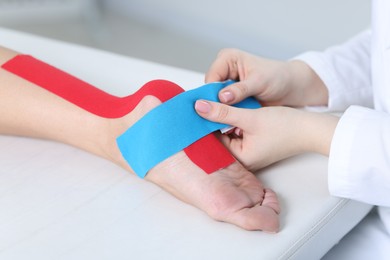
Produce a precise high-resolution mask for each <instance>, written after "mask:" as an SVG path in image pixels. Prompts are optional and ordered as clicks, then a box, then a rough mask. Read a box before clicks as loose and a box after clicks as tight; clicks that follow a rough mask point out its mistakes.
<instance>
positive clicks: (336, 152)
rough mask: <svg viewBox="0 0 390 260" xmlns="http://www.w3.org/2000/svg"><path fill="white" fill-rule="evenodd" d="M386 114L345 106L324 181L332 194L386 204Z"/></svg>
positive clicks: (389, 123)
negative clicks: (325, 180)
mask: <svg viewBox="0 0 390 260" xmlns="http://www.w3.org/2000/svg"><path fill="white" fill-rule="evenodd" d="M389 133H390V115H389V114H387V113H385V112H379V111H376V110H373V109H369V108H364V107H360V106H351V107H350V108H348V109H347V110H346V111H345V113H344V114H343V116H342V117H341V118H340V121H339V123H338V125H337V127H336V131H335V134H334V136H333V140H332V144H331V149H330V155H329V166H328V167H329V169H328V172H329V173H328V182H329V191H330V193H331V194H332V195H334V196H339V197H345V198H351V199H355V200H358V201H362V202H366V203H369V204H373V205H379V206H386V207H390V199H389V198H390V134H389Z"/></svg>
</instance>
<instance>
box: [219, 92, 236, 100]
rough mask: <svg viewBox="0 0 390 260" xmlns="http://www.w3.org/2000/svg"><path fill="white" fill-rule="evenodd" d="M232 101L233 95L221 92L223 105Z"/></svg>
mask: <svg viewBox="0 0 390 260" xmlns="http://www.w3.org/2000/svg"><path fill="white" fill-rule="evenodd" d="M233 99H234V96H233V93H232V92H230V91H225V92H222V93H221V101H222V102H223V103H228V102H230V101H233Z"/></svg>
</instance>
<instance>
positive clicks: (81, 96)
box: [2, 55, 235, 174]
mask: <svg viewBox="0 0 390 260" xmlns="http://www.w3.org/2000/svg"><path fill="white" fill-rule="evenodd" d="M2 68H3V69H5V70H7V71H9V72H11V73H13V74H15V75H17V76H19V77H21V78H23V79H25V80H27V81H29V82H32V83H34V84H35V85H37V86H39V87H42V88H44V89H46V90H48V91H50V92H52V93H54V94H56V95H58V96H60V97H62V98H63V99H65V100H67V101H69V102H71V103H73V104H75V105H77V106H79V107H81V108H82V109H84V110H86V111H88V112H90V113H93V114H95V115H97V116H100V117H105V118H119V117H122V116H124V115H126V114H128V113H130V112H131V111H132V110H133V109H134V108H135V107H136V106H137V104H138V103H139V102H140V101H141V100H142V98H143V97H145V96H146V95H153V96H155V97H157V98H158V99H159V100H160V101H161V102H165V101H166V100H168V99H170V98H172V97H174V96H176V95H177V94H179V93H181V92H183V91H184V90H183V89H182V88H181V87H179V86H178V85H176V84H174V83H172V82H169V81H166V80H153V81H150V82H148V83H146V84H145V85H144V86H143V87H142V88H140V89H139V90H138V91H137V92H135V93H134V94H132V95H129V96H126V97H116V96H113V95H110V94H108V93H106V92H104V91H102V90H100V89H98V88H96V87H94V86H92V85H91V84H88V83H86V82H84V81H82V80H80V79H78V78H76V77H74V76H72V75H70V74H68V73H66V72H63V71H61V70H59V69H57V68H55V67H53V66H51V65H49V64H46V63H44V62H42V61H39V60H37V59H35V58H33V57H31V56H29V55H17V56H16V57H14V58H13V59H11V60H9V61H8V62H6V63H5V64H3V65H2ZM184 151H185V153H186V154H187V156H188V157H189V158H190V159H191V161H192V162H194V163H195V164H196V165H197V166H199V167H200V168H201V169H202V170H204V171H205V172H206V173H208V174H210V173H212V172H215V171H216V170H219V169H221V168H225V167H227V166H228V165H230V164H231V163H233V162H234V161H235V159H234V157H233V156H232V155H231V154H230V153H229V151H228V150H227V149H226V148H225V147H224V146H223V145H222V144H221V143H220V142H219V141H218V139H217V138H216V137H215V136H214V134H209V135H207V136H205V137H203V138H201V139H199V140H198V141H196V142H194V143H193V144H191V145H190V146H188V147H187V148H185V149H184Z"/></svg>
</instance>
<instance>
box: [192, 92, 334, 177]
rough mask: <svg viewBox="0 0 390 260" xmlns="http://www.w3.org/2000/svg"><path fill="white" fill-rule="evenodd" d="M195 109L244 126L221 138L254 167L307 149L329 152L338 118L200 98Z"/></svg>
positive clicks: (210, 117)
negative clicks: (234, 104)
mask: <svg viewBox="0 0 390 260" xmlns="http://www.w3.org/2000/svg"><path fill="white" fill-rule="evenodd" d="M195 109H196V111H197V113H198V114H199V115H200V116H202V117H204V118H205V119H208V120H210V121H214V122H220V123H224V124H228V125H233V126H235V127H238V128H239V129H240V131H236V133H237V134H238V136H237V135H234V134H229V135H222V136H221V141H222V142H223V143H224V144H225V145H226V147H227V148H228V149H229V150H230V151H231V152H232V154H233V155H234V156H235V157H236V158H237V160H239V161H240V162H241V163H242V164H243V165H244V166H245V167H246V168H247V169H250V170H252V171H256V170H258V169H260V168H263V167H265V166H267V165H269V164H272V163H274V162H277V161H279V160H282V159H284V158H287V157H290V156H292V155H295V154H299V153H303V152H318V153H321V154H324V155H329V150H330V144H331V140H332V137H333V133H334V130H335V128H336V125H337V122H338V118H337V117H335V116H331V115H328V114H318V113H310V112H306V111H302V110H297V109H294V108H289V107H263V108H259V109H242V108H236V107H232V106H228V105H225V104H220V103H215V102H210V101H203V100H198V101H197V102H196V103H195Z"/></svg>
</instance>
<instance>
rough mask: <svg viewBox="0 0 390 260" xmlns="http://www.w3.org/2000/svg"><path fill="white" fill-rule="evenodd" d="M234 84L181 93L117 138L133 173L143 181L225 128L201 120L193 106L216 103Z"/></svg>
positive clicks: (251, 103)
mask: <svg viewBox="0 0 390 260" xmlns="http://www.w3.org/2000/svg"><path fill="white" fill-rule="evenodd" d="M233 82H234V81H226V82H216V83H209V84H206V85H204V86H201V87H199V88H197V89H193V90H189V91H186V92H183V93H181V94H179V95H177V96H175V97H173V98H171V99H170V100H168V101H166V102H164V103H163V104H161V105H160V106H158V107H156V108H154V109H152V110H151V111H149V112H148V113H147V114H146V115H145V116H144V117H142V118H141V119H140V120H138V121H137V122H136V123H135V124H134V125H132V126H131V127H130V128H129V129H128V130H127V131H126V132H125V133H123V134H122V135H121V136H119V137H118V138H117V144H118V147H119V150H120V151H121V153H122V155H123V157H124V158H125V160H126V161H127V163H128V164H129V165H130V167H131V168H132V169H133V170H134V171H135V173H136V174H137V175H138V176H139V177H141V178H144V177H145V175H146V174H147V172H148V171H149V170H150V169H151V168H153V167H154V166H156V165H157V164H158V163H160V162H162V161H163V160H165V159H167V158H169V157H170V156H172V155H174V154H176V153H178V152H180V151H181V150H183V149H184V148H186V147H187V146H189V145H191V144H192V143H193V142H195V141H197V140H199V139H200V138H202V137H204V136H206V135H208V134H209V133H211V132H214V131H216V130H218V129H221V128H224V127H226V126H227V125H225V124H220V123H214V122H210V121H208V120H205V119H203V118H202V117H200V116H199V115H198V114H197V113H196V111H195V109H194V105H195V101H196V100H198V99H204V100H210V101H219V99H218V92H219V91H220V90H221V89H222V88H224V87H226V86H227V85H229V84H231V83H233ZM235 106H236V107H241V108H259V107H260V104H259V102H257V101H256V99H254V98H247V99H245V100H244V101H242V102H240V103H238V104H236V105H235Z"/></svg>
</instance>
